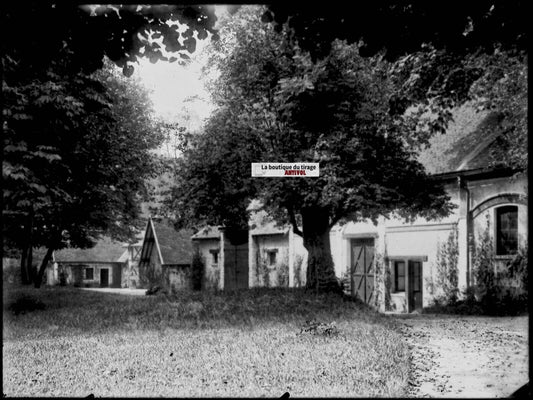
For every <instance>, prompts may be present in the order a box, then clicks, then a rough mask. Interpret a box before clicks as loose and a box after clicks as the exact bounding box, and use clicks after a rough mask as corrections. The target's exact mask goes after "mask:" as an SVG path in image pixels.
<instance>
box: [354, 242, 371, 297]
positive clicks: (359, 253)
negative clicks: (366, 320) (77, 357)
mask: <svg viewBox="0 0 533 400" xmlns="http://www.w3.org/2000/svg"><path fill="white" fill-rule="evenodd" d="M351 286H352V296H357V297H358V298H359V299H360V300H362V301H364V302H365V303H367V304H371V303H372V302H373V301H374V239H372V238H365V239H352V279H351Z"/></svg>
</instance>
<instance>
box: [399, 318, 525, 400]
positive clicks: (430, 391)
mask: <svg viewBox="0 0 533 400" xmlns="http://www.w3.org/2000/svg"><path fill="white" fill-rule="evenodd" d="M398 318H399V319H400V322H401V323H402V325H403V327H402V331H403V332H404V334H405V336H406V339H407V342H408V344H409V347H410V348H411V354H412V362H413V367H414V368H413V373H412V376H411V378H410V383H409V395H410V396H412V397H463V398H464V397H478V398H479V397H507V396H509V395H510V394H511V393H513V392H514V391H515V390H517V389H518V388H519V387H521V386H522V385H524V384H525V383H526V382H528V380H529V356H528V350H529V346H528V324H529V318H528V317H527V316H526V317H471V316H432V315H408V316H398Z"/></svg>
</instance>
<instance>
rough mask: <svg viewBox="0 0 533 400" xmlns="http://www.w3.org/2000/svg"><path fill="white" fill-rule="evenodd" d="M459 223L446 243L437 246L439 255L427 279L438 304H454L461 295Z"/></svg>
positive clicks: (429, 289) (430, 291)
mask: <svg viewBox="0 0 533 400" xmlns="http://www.w3.org/2000/svg"><path fill="white" fill-rule="evenodd" d="M458 233H459V231H458V227H457V224H456V225H455V226H454V227H453V229H452V231H451V232H450V234H449V235H448V238H447V239H446V241H445V242H444V243H441V244H439V245H438V247H437V257H436V260H435V263H434V266H433V269H432V271H435V272H436V274H435V275H436V276H435V278H434V277H433V272H432V273H431V275H430V276H429V278H428V279H426V284H427V287H428V291H429V293H430V294H431V295H432V296H433V301H434V302H435V303H436V304H446V305H448V304H454V303H456V302H457V300H458V296H459V269H458V263H459V241H458Z"/></svg>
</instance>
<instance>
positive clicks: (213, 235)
mask: <svg viewBox="0 0 533 400" xmlns="http://www.w3.org/2000/svg"><path fill="white" fill-rule="evenodd" d="M192 238H193V239H219V238H220V229H218V227H216V226H206V227H205V228H202V229H200V230H199V231H198V232H196V233H195V234H194V235H192Z"/></svg>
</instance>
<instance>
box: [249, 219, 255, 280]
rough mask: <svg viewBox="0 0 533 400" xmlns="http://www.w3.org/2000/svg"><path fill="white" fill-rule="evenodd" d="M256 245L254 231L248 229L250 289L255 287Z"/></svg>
mask: <svg viewBox="0 0 533 400" xmlns="http://www.w3.org/2000/svg"><path fill="white" fill-rule="evenodd" d="M254 254H255V245H254V237H253V236H252V229H251V228H249V229H248V287H250V288H252V287H255V283H256V279H255V262H254V261H255V260H254Z"/></svg>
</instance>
